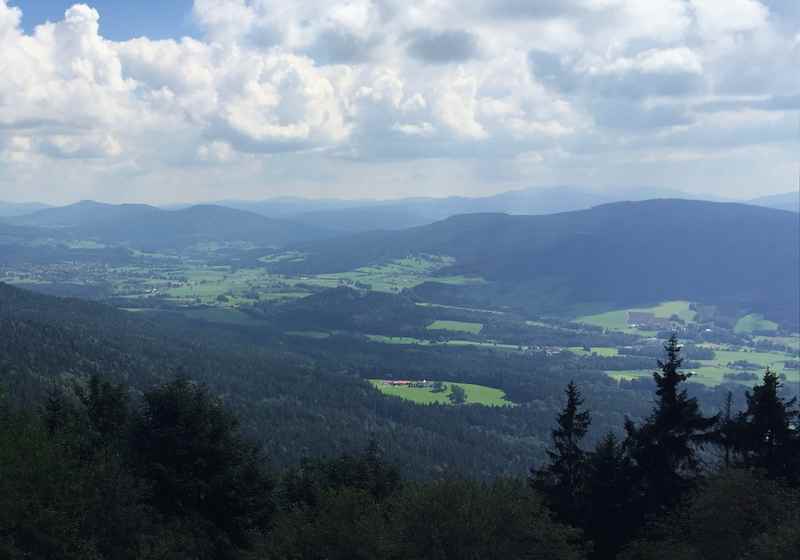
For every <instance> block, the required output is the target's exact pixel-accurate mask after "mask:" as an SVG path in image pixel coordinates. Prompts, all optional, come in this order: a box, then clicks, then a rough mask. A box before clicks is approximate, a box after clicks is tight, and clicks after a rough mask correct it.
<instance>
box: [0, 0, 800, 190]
mask: <svg viewBox="0 0 800 560" xmlns="http://www.w3.org/2000/svg"><path fill="white" fill-rule="evenodd" d="M0 75H2V79H0V200H5V201H33V200H36V201H43V202H49V203H69V202H74V201H77V200H81V199H95V200H103V201H109V202H124V201H139V202H151V203H172V202H194V201H208V200H221V199H234V198H240V199H263V198H269V197H273V196H287V195H289V196H306V197H345V198H365V197H368V198H397V197H403V196H423V195H424V196H447V195H466V196H480V195H486V194H491V193H495V192H501V191H505V190H509V189H518V188H529V187H537V186H542V187H544V186H552V185H577V186H584V187H594V188H601V189H614V188H623V187H624V188H628V187H631V186H638V185H647V186H653V187H664V188H671V189H677V190H682V191H687V192H691V193H693V194H709V195H715V196H719V197H727V198H749V197H755V196H760V195H767V194H772V193H779V192H786V191H790V190H793V189H796V188H797V181H798V169H799V166H800V155H799V154H800V144H799V140H800V1H798V0H471V1H469V2H467V1H464V0H460V1H459V0H416V1H414V2H408V0H341V1H340V0H327V1H322V0H294V1H286V0H194V1H192V0H152V1H150V0H138V1H136V2H131V1H129V0H95V1H94V2H89V3H87V4H74V3H72V2H63V1H61V0H0Z"/></svg>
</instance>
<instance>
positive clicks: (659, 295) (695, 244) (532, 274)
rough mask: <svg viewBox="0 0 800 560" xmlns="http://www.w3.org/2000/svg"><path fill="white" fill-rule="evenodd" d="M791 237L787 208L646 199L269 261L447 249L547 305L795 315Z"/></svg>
mask: <svg viewBox="0 0 800 560" xmlns="http://www.w3.org/2000/svg"><path fill="white" fill-rule="evenodd" d="M799 244H800V220H798V217H797V215H795V214H793V213H791V212H787V211H783V210H773V209H768V208H759V207H756V206H751V205H745V204H733V203H715V202H707V201H689V200H650V201H644V202H625V203H613V204H607V205H601V206H598V207H595V208H592V209H589V210H581V211H575V212H565V213H556V214H549V215H545V216H522V215H519V216H511V215H507V214H488V213H483V214H467V215H459V216H454V217H451V218H448V219H446V220H443V221H440V222H436V223H434V224H430V225H426V226H421V227H416V228H411V229H407V230H403V231H382V232H371V233H362V234H357V235H353V236H349V237H345V238H336V239H331V240H326V241H319V242H314V243H307V244H301V245H299V246H297V249H298V250H300V251H303V252H305V253H307V254H308V257H307V258H306V260H305V261H302V262H292V263H282V264H281V263H278V264H276V265H275V266H274V268H275V269H276V270H283V271H287V272H288V271H293V272H305V273H323V272H337V271H345V270H352V269H353V268H356V267H358V266H363V265H367V264H374V263H377V262H381V261H387V260H390V259H395V258H401V257H404V256H406V255H409V254H433V255H449V256H451V257H455V259H456V265H455V266H453V267H451V268H450V269H448V270H446V271H444V273H446V274H463V275H475V276H480V277H482V278H485V279H487V280H490V281H493V282H494V283H496V284H498V285H501V286H505V288H503V289H505V290H506V292H507V295H508V298H507V299H508V300H509V301H511V300H516V301H524V300H529V301H533V300H535V301H537V302H540V303H541V305H542V306H544V307H546V306H547V304H548V303H552V304H553V305H554V306H560V305H563V304H564V302H576V303H590V302H612V303H617V304H640V303H643V302H658V301H665V300H672V299H688V300H692V301H704V302H718V303H721V304H722V303H724V304H731V305H742V306H745V307H748V306H751V307H753V308H754V309H758V310H760V311H762V312H765V313H768V314H771V315H772V316H773V317H778V318H782V319H788V320H789V321H790V322H793V323H796V322H797V321H798V308H799V305H798V298H800V294H799V293H798V285H800V280H799V279H798V269H800V246H799ZM492 289H495V288H492ZM496 295H497V294H495V296H496Z"/></svg>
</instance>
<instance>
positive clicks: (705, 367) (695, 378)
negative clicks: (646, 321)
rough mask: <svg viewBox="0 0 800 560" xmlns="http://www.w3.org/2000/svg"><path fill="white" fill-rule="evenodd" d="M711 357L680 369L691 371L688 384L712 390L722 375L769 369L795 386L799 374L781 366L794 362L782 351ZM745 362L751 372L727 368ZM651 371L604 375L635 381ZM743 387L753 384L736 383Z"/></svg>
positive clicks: (726, 353) (717, 352) (722, 353)
mask: <svg viewBox="0 0 800 560" xmlns="http://www.w3.org/2000/svg"><path fill="white" fill-rule="evenodd" d="M714 353H715V357H714V359H713V360H697V363H698V364H700V365H699V367H696V368H684V371H686V372H691V373H692V374H693V375H692V378H691V381H692V382H694V383H702V384H703V385H708V386H710V387H713V386H715V385H719V384H720V383H725V382H727V381H729V380H727V379H725V374H726V373H736V372H740V371H752V372H753V373H755V374H756V375H757V376H758V377H759V378H760V377H761V374H762V373H763V372H764V370H765V369H766V368H767V367H769V368H770V369H771V370H772V371H774V372H776V373H778V374H781V373H782V374H784V375H786V378H787V380H788V382H789V383H797V382H798V376H800V372H798V370H796V369H794V370H793V369H789V368H787V367H786V366H785V362H786V361H788V360H793V359H796V357H792V355H790V354H784V353H782V352H757V351H752V350H715V351H714ZM742 361H744V362H749V363H751V364H755V366H754V367H753V368H752V369H747V370H742V369H736V368H733V367H730V366H729V365H728V364H730V363H733V362H742ZM652 373H653V370H651V369H648V370H632V371H614V372H607V374H608V375H609V377H612V378H614V379H617V380H619V379H635V378H637V377H649V376H650V375H652ZM737 383H742V384H744V385H753V383H754V381H737Z"/></svg>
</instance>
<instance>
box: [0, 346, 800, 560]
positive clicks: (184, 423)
mask: <svg viewBox="0 0 800 560" xmlns="http://www.w3.org/2000/svg"><path fill="white" fill-rule="evenodd" d="M666 350H667V358H666V359H665V360H664V361H663V362H659V370H658V371H657V372H656V373H655V374H654V381H655V383H656V394H655V402H654V406H653V410H652V412H651V413H650V415H649V416H647V417H646V418H644V419H643V420H642V421H641V422H639V423H634V422H633V421H627V422H626V423H625V426H624V436H623V437H618V436H616V435H614V434H613V433H609V434H608V435H607V436H605V437H604V438H603V439H602V440H601V441H600V442H599V443H598V444H597V445H596V446H595V447H594V448H592V449H589V450H587V449H584V447H583V445H582V443H583V440H584V438H585V436H586V433H587V430H588V428H589V426H590V423H591V413H590V411H588V410H586V409H585V408H584V402H583V398H582V396H581V392H580V390H579V388H578V387H577V385H575V384H574V383H570V384H569V385H568V386H567V389H566V404H565V406H564V408H563V409H562V410H561V412H560V413H559V415H558V417H557V418H556V426H555V428H554V429H553V431H552V434H551V441H550V446H549V448H548V456H547V460H546V461H545V462H544V463H543V464H542V465H539V466H537V467H536V468H533V469H532V471H531V476H530V477H529V479H527V480H526V479H524V478H520V477H516V478H514V477H511V478H495V479H492V480H483V481H481V480H476V479H473V478H467V477H464V476H463V475H461V474H459V473H458V472H453V471H448V470H443V471H442V472H440V473H439V474H438V475H437V476H435V477H433V478H431V479H428V480H425V481H415V480H412V479H409V478H406V477H403V476H401V474H400V470H399V469H398V467H397V466H396V465H394V464H392V463H391V462H389V461H388V460H386V458H385V457H384V454H383V452H382V450H381V447H380V445H378V444H377V443H373V444H370V445H368V446H367V447H366V448H365V449H364V450H363V451H362V452H360V453H355V454H347V455H342V456H338V457H334V458H325V457H317V458H309V459H306V460H304V461H302V462H301V463H299V464H297V465H295V466H294V467H289V468H280V469H279V468H276V467H274V466H273V465H274V464H275V461H274V458H272V457H268V456H266V455H265V454H264V452H263V450H262V448H261V447H260V446H258V445H257V444H255V443H253V442H252V441H251V440H250V439H248V437H247V436H246V435H244V434H243V432H242V429H241V427H240V425H239V421H238V419H237V416H236V415H235V414H234V413H233V412H232V411H231V410H230V409H228V408H227V407H226V406H225V405H224V404H223V402H222V401H221V400H220V398H219V397H217V396H215V394H214V393H213V392H212V391H211V390H209V388H208V387H207V386H205V385H203V384H201V383H195V382H192V381H190V380H188V379H186V378H179V379H177V380H174V381H171V382H168V383H162V384H160V385H157V386H155V387H154V388H152V389H149V390H147V391H144V392H143V393H138V392H136V391H133V390H131V389H130V388H128V387H127V386H125V385H123V384H121V383H113V382H111V381H109V380H108V379H106V378H103V377H101V376H100V375H93V376H91V377H90V378H89V379H88V380H85V381H77V382H75V383H73V384H72V385H70V386H67V387H65V386H63V385H55V384H54V385H53V386H52V388H51V390H50V391H49V392H48V394H47V395H46V397H45V398H44V399H43V401H42V402H41V404H40V405H39V406H38V407H36V408H29V409H28V410H19V409H18V408H15V407H14V406H12V405H11V403H10V402H9V401H10V398H8V397H6V398H3V399H2V401H0V557H3V558H11V559H23V558H25V559H31V558H32V559H53V558H65V559H72V558H76V559H77V558H81V559H87V558H88V559H106V558H109V559H111V558H113V559H127V558H130V559H162V558H163V559H173V558H193V559H204V558H209V559H211V558H214V559H217V558H221V559H228V558H230V559H256V558H263V559H319V560H322V559H341V560H345V559H365V560H366V559H398V560H400V559H436V560H440V559H441V560H444V559H453V560H455V559H459V560H460V559H476V560H477V559H495V558H496V559H498V560H499V559H509V558H510V559H517V558H518V559H542V560H544V559H556V560H559V559H564V560H567V559H570V560H571V559H576V560H577V559H584V558H592V559H605V558H615V557H618V558H622V559H625V560H649V559H653V560H656V559H665V560H666V559H667V558H670V559H675V558H678V559H686V560H700V559H704V560H705V559H716V558H719V559H723V558H725V559H729V558H740V559H742V560H754V559H757V558H758V559H762V558H763V559H774V560H783V559H787V560H788V559H789V558H795V557H796V553H797V551H798V550H800V524H798V521H800V519H798V512H800V431H798V410H797V407H796V402H795V401H794V400H787V399H786V398H784V397H783V396H782V394H781V382H780V379H779V378H777V377H776V376H775V375H774V373H772V372H770V371H767V372H765V373H764V376H763V379H762V382H761V383H759V384H758V385H756V386H755V387H754V388H753V389H752V391H750V392H748V393H747V395H746V396H747V405H746V407H745V409H744V410H743V411H741V412H740V413H734V412H733V409H732V407H730V406H728V407H723V412H722V413H720V414H718V415H715V416H710V417H709V416H704V415H703V414H702V412H701V410H700V407H699V405H698V403H697V401H696V400H694V399H693V398H690V397H689V396H688V394H687V393H686V391H685V388H684V387H683V384H685V382H686V381H687V379H688V374H685V373H683V372H682V371H681V370H680V367H681V358H680V354H679V352H680V349H679V346H678V342H677V340H675V339H674V338H673V339H671V340H670V341H669V343H668V344H667V347H666ZM262 429H264V430H269V429H270V426H269V425H264V426H262Z"/></svg>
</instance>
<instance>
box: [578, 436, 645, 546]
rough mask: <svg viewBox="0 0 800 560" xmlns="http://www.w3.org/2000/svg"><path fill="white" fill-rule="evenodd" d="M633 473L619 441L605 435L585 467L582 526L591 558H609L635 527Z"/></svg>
mask: <svg viewBox="0 0 800 560" xmlns="http://www.w3.org/2000/svg"><path fill="white" fill-rule="evenodd" d="M632 475H633V473H632V468H631V462H630V459H629V458H628V456H627V454H626V453H625V448H624V446H623V445H622V442H620V441H619V440H618V438H617V437H616V436H615V435H614V433H613V432H609V433H608V434H606V435H605V436H604V437H603V439H601V440H600V442H598V444H597V446H596V447H595V449H594V451H593V452H592V453H590V454H589V456H588V459H587V465H586V481H585V490H584V492H585V494H584V509H583V519H584V521H583V524H582V528H583V529H584V530H585V531H586V536H587V537H588V538H589V539H590V540H591V541H592V543H593V544H594V546H593V554H592V557H594V558H612V557H614V554H615V553H616V552H618V551H619V549H620V548H621V546H622V544H623V543H624V542H625V541H626V540H627V539H628V538H629V537H630V536H631V535H632V534H633V533H634V531H635V530H636V528H637V527H638V523H639V519H637V517H638V516H637V515H636V513H637V512H636V511H635V508H634V507H633V505H632V503H631V502H632V499H631V498H632V492H631V487H632V482H633V476H632Z"/></svg>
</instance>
